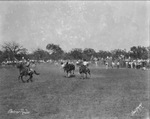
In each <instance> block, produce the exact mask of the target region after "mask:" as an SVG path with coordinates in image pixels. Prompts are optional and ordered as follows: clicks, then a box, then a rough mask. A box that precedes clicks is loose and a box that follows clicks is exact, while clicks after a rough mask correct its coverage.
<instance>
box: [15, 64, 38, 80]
mask: <svg viewBox="0 0 150 119" xmlns="http://www.w3.org/2000/svg"><path fill="white" fill-rule="evenodd" d="M17 68H18V69H19V73H20V74H19V77H18V80H19V79H21V80H22V82H23V83H25V81H24V80H23V76H29V79H28V80H27V82H29V81H31V82H33V80H32V78H33V74H36V75H39V74H40V73H37V72H36V71H35V70H33V69H30V68H29V67H26V66H25V65H24V64H23V63H20V64H17Z"/></svg>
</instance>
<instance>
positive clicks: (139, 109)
mask: <svg viewBox="0 0 150 119" xmlns="http://www.w3.org/2000/svg"><path fill="white" fill-rule="evenodd" d="M143 108H144V107H143V106H142V103H140V104H139V106H138V107H136V108H135V110H134V111H132V112H131V115H132V116H134V115H135V114H136V113H138V112H140V111H141V110H142V109H143Z"/></svg>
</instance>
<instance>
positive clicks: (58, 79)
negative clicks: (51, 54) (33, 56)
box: [0, 64, 150, 119]
mask: <svg viewBox="0 0 150 119" xmlns="http://www.w3.org/2000/svg"><path fill="white" fill-rule="evenodd" d="M35 70H36V71H37V72H40V75H39V76H36V75H34V77H33V80H34V81H33V82H32V83H31V82H30V83H22V82H21V81H18V78H17V77H18V74H19V72H18V70H17V69H16V68H15V67H9V68H8V67H5V68H0V119H149V118H148V112H149V109H150V108H149V106H150V105H149V103H148V101H149V100H148V99H149V93H150V92H149V87H148V85H149V83H150V80H149V77H148V73H149V71H143V70H136V69H104V68H96V67H91V74H92V76H91V78H88V79H80V75H79V74H78V68H77V70H76V72H75V74H76V76H75V77H72V78H66V77H65V74H64V72H63V70H62V69H61V67H60V66H55V65H52V64H39V65H37V66H36V67H35ZM140 104H141V106H139V105H140ZM138 107H139V108H138ZM21 109H22V110H24V112H28V113H26V114H25V113H24V114H23V113H22V112H23V111H21ZM10 110H12V111H10ZM15 111H16V112H15Z"/></svg>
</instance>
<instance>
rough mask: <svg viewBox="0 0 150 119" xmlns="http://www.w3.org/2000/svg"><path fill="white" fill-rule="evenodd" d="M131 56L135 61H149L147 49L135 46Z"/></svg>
mask: <svg viewBox="0 0 150 119" xmlns="http://www.w3.org/2000/svg"><path fill="white" fill-rule="evenodd" d="M130 56H131V57H132V58H133V59H147V58H148V50H147V49H146V48H145V47H141V46H133V47H131V48H130Z"/></svg>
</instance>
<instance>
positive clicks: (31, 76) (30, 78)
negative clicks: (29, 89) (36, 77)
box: [28, 74, 33, 82]
mask: <svg viewBox="0 0 150 119" xmlns="http://www.w3.org/2000/svg"><path fill="white" fill-rule="evenodd" d="M32 78H33V75H32V74H30V77H29V79H28V81H29V80H30V81H31V82H33V80H32Z"/></svg>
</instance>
